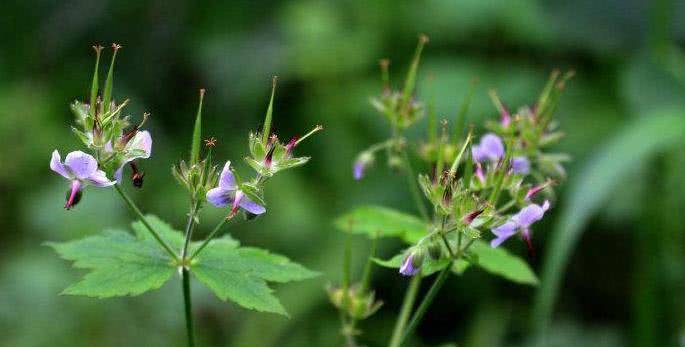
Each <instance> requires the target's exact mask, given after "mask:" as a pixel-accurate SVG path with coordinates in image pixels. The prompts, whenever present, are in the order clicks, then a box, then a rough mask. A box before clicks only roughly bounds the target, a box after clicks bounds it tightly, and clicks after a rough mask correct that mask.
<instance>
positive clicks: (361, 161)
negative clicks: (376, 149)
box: [352, 151, 374, 181]
mask: <svg viewBox="0 0 685 347" xmlns="http://www.w3.org/2000/svg"><path fill="white" fill-rule="evenodd" d="M373 160H374V158H373V154H372V153H371V152H366V151H365V152H362V153H360V154H359V156H358V157H357V160H355V162H354V167H353V169H352V174H353V175H354V179H355V180H357V181H358V180H360V179H362V177H364V170H366V168H367V167H368V166H369V165H371V163H373Z"/></svg>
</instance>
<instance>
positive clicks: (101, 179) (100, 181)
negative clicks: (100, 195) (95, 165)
mask: <svg viewBox="0 0 685 347" xmlns="http://www.w3.org/2000/svg"><path fill="white" fill-rule="evenodd" d="M85 181H86V182H88V183H90V184H92V185H94V186H96V187H109V186H111V185H115V184H116V183H117V181H110V180H109V178H107V174H105V172H104V171H102V170H97V171H95V173H93V174H92V175H90V176H89V177H88V178H86V179H85Z"/></svg>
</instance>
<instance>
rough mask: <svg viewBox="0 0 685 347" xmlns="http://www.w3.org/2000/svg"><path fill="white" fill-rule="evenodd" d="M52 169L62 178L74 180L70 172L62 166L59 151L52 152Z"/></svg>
mask: <svg viewBox="0 0 685 347" xmlns="http://www.w3.org/2000/svg"><path fill="white" fill-rule="evenodd" d="M50 169H51V170H52V171H54V172H56V173H58V174H60V175H62V177H64V178H67V179H72V178H74V177H73V176H71V175H70V174H69V171H67V168H66V167H64V165H63V164H62V157H60V155H59V152H58V151H57V150H54V151H53V152H52V159H50Z"/></svg>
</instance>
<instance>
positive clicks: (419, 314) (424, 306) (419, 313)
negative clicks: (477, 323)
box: [393, 239, 475, 347]
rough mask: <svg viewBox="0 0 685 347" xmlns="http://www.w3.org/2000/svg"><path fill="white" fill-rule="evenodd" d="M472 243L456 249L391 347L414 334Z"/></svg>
mask: <svg viewBox="0 0 685 347" xmlns="http://www.w3.org/2000/svg"><path fill="white" fill-rule="evenodd" d="M445 241H446V240H445ZM474 241H475V239H472V240H470V241H469V242H468V243H466V245H465V246H464V248H463V249H458V250H457V253H456V254H455V255H454V256H453V257H452V260H450V262H449V264H447V266H446V267H445V268H444V269H442V271H440V274H439V275H438V277H437V278H436V279H435V282H433V285H432V286H431V287H430V289H429V290H428V293H426V296H425V297H424V298H423V300H422V301H421V303H420V304H419V307H418V308H417V309H416V312H415V313H414V316H413V317H412V319H411V321H410V322H409V325H407V328H406V329H405V330H404V335H402V338H401V339H400V341H399V343H398V344H397V345H394V346H393V347H400V346H402V344H403V343H404V342H405V341H406V340H407V338H408V337H409V336H411V334H412V333H413V332H414V329H416V326H417V325H418V324H419V323H420V322H421V319H423V316H424V315H425V314H426V311H427V310H428V307H430V305H431V303H433V299H435V296H436V295H437V294H438V292H439V291H440V288H442V285H443V284H445V280H446V279H447V275H449V273H450V271H451V270H452V266H453V265H454V263H455V262H456V261H457V260H459V259H460V258H461V257H462V256H463V255H464V253H465V252H466V251H467V250H468V249H469V247H471V245H472V244H473V242H474Z"/></svg>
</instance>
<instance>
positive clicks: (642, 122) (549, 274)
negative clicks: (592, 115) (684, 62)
mask: <svg viewBox="0 0 685 347" xmlns="http://www.w3.org/2000/svg"><path fill="white" fill-rule="evenodd" d="M681 113H682V112H681V111H680V110H678V109H675V110H670V109H664V110H660V111H658V112H650V113H648V114H646V115H644V116H643V117H641V118H639V119H635V120H633V121H632V122H631V123H629V124H628V125H626V126H625V128H623V129H622V130H621V131H620V132H619V133H618V134H617V135H616V136H615V137H614V138H613V139H611V140H610V141H609V142H607V143H606V144H605V145H604V146H602V147H601V148H600V149H598V150H597V151H595V155H594V156H593V157H592V158H591V159H590V160H589V161H588V162H587V163H585V165H584V167H583V168H582V170H580V173H579V174H578V175H577V176H575V179H574V180H573V181H572V182H571V184H570V185H569V197H568V199H567V200H568V203H566V206H565V208H564V209H563V213H562V215H561V216H560V217H559V219H558V222H557V224H556V225H555V227H554V229H553V233H552V235H551V237H550V242H549V243H548V245H547V251H546V253H547V254H549V257H547V258H546V259H545V262H544V264H543V268H542V282H541V283H542V284H541V286H540V290H539V291H538V295H537V297H536V299H535V305H534V308H533V315H532V319H533V325H534V327H535V333H536V334H537V335H538V338H539V337H540V336H541V335H542V334H544V333H545V331H547V325H548V323H549V320H550V317H551V315H552V311H553V305H554V300H555V299H556V295H557V292H558V290H559V286H560V283H561V280H562V275H563V273H564V268H565V266H566V263H567V262H568V259H569V257H570V256H571V253H572V250H573V248H574V247H575V245H576V243H577V242H578V240H579V239H580V237H581V235H582V232H583V231H584V230H585V225H586V224H587V222H588V220H589V219H590V218H591V217H592V216H593V215H594V214H595V213H598V212H599V210H600V208H601V207H602V205H603V204H604V203H605V201H606V200H607V199H608V198H609V196H610V195H611V193H612V192H613V191H614V189H617V188H619V186H618V184H619V183H621V182H623V181H624V179H625V178H626V177H628V175H630V174H631V173H632V171H631V169H635V168H638V167H640V166H641V165H642V163H644V161H645V160H646V159H647V158H649V157H650V156H653V155H655V154H656V153H659V152H660V151H663V150H665V149H668V148H671V147H677V146H682V144H683V143H684V142H685V138H684V137H683V134H684V133H685V118H683V117H682V115H681Z"/></svg>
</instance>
